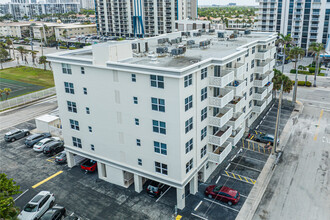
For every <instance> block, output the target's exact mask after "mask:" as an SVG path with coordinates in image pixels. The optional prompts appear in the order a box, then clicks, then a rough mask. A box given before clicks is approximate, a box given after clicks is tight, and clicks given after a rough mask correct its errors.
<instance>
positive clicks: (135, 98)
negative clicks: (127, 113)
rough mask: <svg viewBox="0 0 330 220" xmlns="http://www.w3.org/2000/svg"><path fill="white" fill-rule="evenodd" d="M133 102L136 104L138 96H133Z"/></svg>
mask: <svg viewBox="0 0 330 220" xmlns="http://www.w3.org/2000/svg"><path fill="white" fill-rule="evenodd" d="M133 102H134V104H138V98H137V97H135V96H134V97H133Z"/></svg>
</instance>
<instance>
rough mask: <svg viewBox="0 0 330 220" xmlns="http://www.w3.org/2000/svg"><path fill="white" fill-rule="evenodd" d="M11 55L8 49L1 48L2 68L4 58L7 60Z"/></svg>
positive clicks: (0, 61) (0, 59) (0, 60)
mask: <svg viewBox="0 0 330 220" xmlns="http://www.w3.org/2000/svg"><path fill="white" fill-rule="evenodd" d="M8 56H9V53H8V51H7V50H6V49H5V48H0V63H1V69H3V66H2V63H3V61H4V60H6V59H7V58H8Z"/></svg>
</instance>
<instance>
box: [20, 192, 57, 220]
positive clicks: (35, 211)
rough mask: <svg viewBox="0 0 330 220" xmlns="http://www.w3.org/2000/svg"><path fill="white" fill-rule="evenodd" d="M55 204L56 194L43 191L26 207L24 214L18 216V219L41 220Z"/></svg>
mask: <svg viewBox="0 0 330 220" xmlns="http://www.w3.org/2000/svg"><path fill="white" fill-rule="evenodd" d="M54 203H55V197H54V194H52V193H51V192H49V191H41V192H40V193H38V194H37V195H36V196H35V197H33V198H32V199H31V201H30V202H28V203H27V204H26V205H25V206H24V208H23V210H22V212H21V213H20V214H19V216H18V219H21V220H35V219H39V218H40V217H41V216H42V215H43V214H44V213H45V212H46V211H47V210H48V209H49V208H51V207H52V206H53V205H54Z"/></svg>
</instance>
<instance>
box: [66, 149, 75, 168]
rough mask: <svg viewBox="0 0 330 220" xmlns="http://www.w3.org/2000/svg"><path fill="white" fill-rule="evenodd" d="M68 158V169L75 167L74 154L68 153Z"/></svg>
mask: <svg viewBox="0 0 330 220" xmlns="http://www.w3.org/2000/svg"><path fill="white" fill-rule="evenodd" d="M66 158H67V162H68V167H70V168H71V167H73V166H74V165H75V163H74V158H73V153H71V152H69V151H66Z"/></svg>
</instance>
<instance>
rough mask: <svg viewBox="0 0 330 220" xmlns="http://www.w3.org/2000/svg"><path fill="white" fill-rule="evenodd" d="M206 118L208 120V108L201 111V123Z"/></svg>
mask: <svg viewBox="0 0 330 220" xmlns="http://www.w3.org/2000/svg"><path fill="white" fill-rule="evenodd" d="M205 118H207V107H205V108H203V109H202V110H201V121H203V120H204V119H205Z"/></svg>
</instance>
